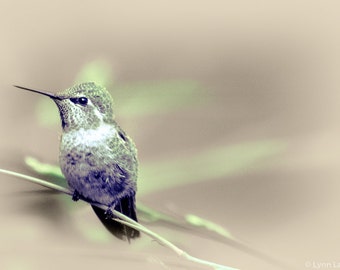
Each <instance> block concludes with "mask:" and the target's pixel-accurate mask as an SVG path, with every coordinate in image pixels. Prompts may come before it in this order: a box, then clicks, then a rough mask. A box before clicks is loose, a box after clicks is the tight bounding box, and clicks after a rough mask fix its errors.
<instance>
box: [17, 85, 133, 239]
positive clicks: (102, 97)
mask: <svg viewBox="0 0 340 270" xmlns="http://www.w3.org/2000/svg"><path fill="white" fill-rule="evenodd" d="M16 87H18V88H21V89H24V90H28V91H31V92H36V93H39V94H42V95H45V96H48V97H50V98H51V99H52V100H53V101H54V102H55V103H56V105H57V107H58V109H59V113H60V118H61V126H62V135H61V141H60V154H59V163H60V167H61V171H62V173H63V174H64V176H65V178H66V180H67V182H68V185H69V188H70V189H71V191H72V192H73V200H75V201H76V200H78V199H79V198H82V199H85V200H86V201H88V202H90V203H91V202H94V203H100V204H102V205H105V206H107V207H108V209H107V210H106V211H104V210H102V209H101V208H98V207H96V206H92V208H93V210H94V211H95V213H96V214H97V216H98V217H99V219H100V220H101V222H102V223H103V224H104V225H105V227H106V228H107V229H108V230H109V231H110V232H111V233H113V234H114V235H115V236H116V237H118V238H120V239H124V240H125V239H127V240H129V241H130V239H131V238H135V237H138V236H139V231H138V230H135V229H133V228H130V227H128V226H125V225H122V224H121V223H119V222H117V221H114V220H112V219H111V216H112V211H111V209H115V210H117V211H119V212H121V213H123V214H124V215H126V216H128V217H130V218H131V219H133V220H135V221H137V215H136V204H135V195H136V191H137V185H136V183H137V169H138V161H137V150H136V147H135V144H134V143H133V141H132V140H131V139H130V138H129V137H128V136H127V135H126V133H125V132H124V131H123V130H122V129H121V128H120V127H119V125H118V124H117V123H116V121H115V120H114V115H113V100H112V97H111V95H110V94H109V92H108V91H107V90H106V89H105V88H104V87H101V86H99V85H97V84H95V83H93V82H87V83H81V84H77V85H75V86H73V87H71V88H68V89H66V90H64V91H60V92H57V93H56V94H52V93H49V92H43V91H38V90H34V89H29V88H26V87H21V86H16Z"/></svg>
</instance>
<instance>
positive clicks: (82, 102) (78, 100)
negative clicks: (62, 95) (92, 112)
mask: <svg viewBox="0 0 340 270" xmlns="http://www.w3.org/2000/svg"><path fill="white" fill-rule="evenodd" d="M70 100H71V101H72V102H73V103H74V104H80V105H83V106H85V105H87V102H88V100H87V98H86V97H79V98H70Z"/></svg>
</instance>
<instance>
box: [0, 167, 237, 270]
mask: <svg viewBox="0 0 340 270" xmlns="http://www.w3.org/2000/svg"><path fill="white" fill-rule="evenodd" d="M0 173H3V174H7V175H12V176H15V177H18V178H22V179H25V180H28V181H30V182H32V183H35V184H38V185H41V186H44V187H47V188H50V189H53V190H56V191H59V192H62V193H65V194H67V195H69V196H72V192H71V191H70V190H69V189H68V188H64V187H61V186H59V185H56V184H53V183H50V182H48V181H45V180H41V179H38V178H35V177H31V176H28V175H25V174H21V173H17V172H12V171H8V170H4V169H0ZM81 199H82V198H81ZM82 200H83V201H85V202H87V203H90V204H92V205H95V206H97V207H99V208H101V209H103V210H107V206H106V205H102V204H99V203H93V202H88V201H86V200H84V199H82ZM112 212H113V213H114V215H115V216H116V217H118V218H113V219H114V220H116V221H118V222H120V223H122V224H125V225H127V226H129V227H131V228H134V229H136V230H139V231H141V232H143V233H144V234H146V235H148V236H150V237H151V238H153V239H154V240H156V241H157V242H158V243H160V244H161V245H163V246H166V247H168V248H169V249H171V250H172V251H174V252H175V253H176V254H177V255H178V256H180V257H183V258H185V259H187V260H188V261H191V262H195V263H198V264H201V265H206V266H209V267H212V268H213V269H215V270H237V268H233V267H229V266H225V265H221V264H217V263H214V262H210V261H206V260H202V259H199V258H197V257H194V256H191V255H190V254H188V253H187V252H185V251H184V250H182V249H180V248H179V247H177V246H176V245H174V244H172V243H171V242H170V241H168V240H166V239H165V238H163V237H161V236H160V235H158V234H157V233H155V232H153V231H151V230H149V229H148V228H146V227H145V226H143V225H141V224H140V223H138V222H136V221H134V220H132V219H130V218H129V217H127V216H125V215H123V214H122V213H120V212H118V211H116V210H112Z"/></svg>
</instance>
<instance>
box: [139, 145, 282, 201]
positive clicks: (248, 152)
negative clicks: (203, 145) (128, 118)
mask: <svg viewBox="0 0 340 270" xmlns="http://www.w3.org/2000/svg"><path fill="white" fill-rule="evenodd" d="M285 147H286V144H285V143H284V142H282V141H275V140H272V141H257V142H248V143H241V144H238V145H221V146H218V147H215V148H207V149H206V150H204V151H200V152H199V153H195V154H194V155H192V156H184V157H181V158H177V159H173V160H169V159H165V160H160V161H158V160H157V161H154V162H150V163H149V164H147V163H146V162H144V164H142V165H141V166H140V174H139V180H138V181H139V184H138V192H139V194H141V195H145V194H148V193H151V192H157V191H159V190H165V189H169V188H174V187H178V186H183V185H187V184H190V183H194V182H201V181H209V180H211V179H216V178H218V177H226V176H228V175H233V174H236V173H240V172H242V171H246V170H250V169H255V168H257V167H259V166H260V165H262V164H263V162H264V161H265V160H267V159H268V158H269V157H272V156H274V155H277V154H279V153H281V152H282V151H283V150H284V149H285Z"/></svg>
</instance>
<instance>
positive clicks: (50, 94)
mask: <svg viewBox="0 0 340 270" xmlns="http://www.w3.org/2000/svg"><path fill="white" fill-rule="evenodd" d="M13 86H14V87H16V88H19V89H23V90H27V91H31V92H34V93H38V94H41V95H44V96H48V97H50V98H52V99H58V100H62V98H60V97H56V96H55V95H54V94H52V93H49V92H43V91H39V90H35V89H30V88H26V87H23V86H19V85H13Z"/></svg>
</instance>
